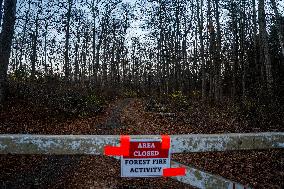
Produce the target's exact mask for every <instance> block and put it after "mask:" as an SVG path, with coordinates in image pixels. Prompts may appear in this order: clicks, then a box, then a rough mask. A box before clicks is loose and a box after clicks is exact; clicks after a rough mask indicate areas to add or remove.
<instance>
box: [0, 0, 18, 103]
mask: <svg viewBox="0 0 284 189" xmlns="http://www.w3.org/2000/svg"><path fill="white" fill-rule="evenodd" d="M16 4H17V0H5V2H4V17H3V27H2V31H1V33H0V103H3V101H4V98H5V95H6V90H7V70H8V65H9V58H10V52H11V45H12V39H13V34H14V25H15V21H16V16H15V15H16Z"/></svg>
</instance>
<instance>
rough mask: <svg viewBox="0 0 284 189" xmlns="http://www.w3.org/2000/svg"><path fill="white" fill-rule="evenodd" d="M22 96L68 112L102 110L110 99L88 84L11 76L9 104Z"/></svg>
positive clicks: (26, 99)
mask: <svg viewBox="0 0 284 189" xmlns="http://www.w3.org/2000/svg"><path fill="white" fill-rule="evenodd" d="M19 100H20V101H24V102H27V103H28V104H30V105H33V106H34V107H39V108H42V109H50V110H53V111H55V112H57V113H59V114H65V115H66V116H88V115H91V114H95V113H98V112H100V111H101V110H102V108H103V106H104V105H106V103H107V100H108V99H106V98H105V97H104V96H103V95H100V94H98V92H95V91H94V90H92V89H91V88H90V87H88V86H84V85H80V84H76V83H70V82H68V83H67V82H64V81H59V80H56V79H52V80H44V81H33V82H31V81H16V80H9V91H8V100H7V102H6V104H9V103H15V102H16V101H19Z"/></svg>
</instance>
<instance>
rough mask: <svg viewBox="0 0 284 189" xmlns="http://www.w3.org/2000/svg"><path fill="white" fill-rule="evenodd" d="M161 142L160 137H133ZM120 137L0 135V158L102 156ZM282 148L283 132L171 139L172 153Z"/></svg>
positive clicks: (283, 141) (198, 135) (206, 135)
mask: <svg viewBox="0 0 284 189" xmlns="http://www.w3.org/2000/svg"><path fill="white" fill-rule="evenodd" d="M130 137H131V138H132V139H136V138H155V139H156V138H160V136H159V135H132V136H130ZM119 139H120V136H119V135H26V134H11V135H9V134H2V135H0V154H8V153H11V154H92V155H100V154H103V150H104V146H106V145H113V146H115V145H119ZM270 148H284V133H283V132H268V133H228V134H189V135H171V152H172V153H183V152H208V151H228V150H248V149H270Z"/></svg>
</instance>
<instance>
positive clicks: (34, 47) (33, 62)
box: [31, 13, 39, 80]
mask: <svg viewBox="0 0 284 189" xmlns="http://www.w3.org/2000/svg"><path fill="white" fill-rule="evenodd" d="M38 14H39V13H37V16H36V20H35V22H36V23H35V31H34V32H33V34H32V54H31V66H32V69H31V79H32V80H34V79H35V72H36V68H35V66H36V61H37V54H36V50H37V40H38V39H37V38H38V27H39V26H38Z"/></svg>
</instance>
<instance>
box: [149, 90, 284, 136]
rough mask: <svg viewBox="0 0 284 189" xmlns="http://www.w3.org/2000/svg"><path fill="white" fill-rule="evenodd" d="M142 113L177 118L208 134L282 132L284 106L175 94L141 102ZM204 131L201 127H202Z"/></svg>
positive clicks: (253, 101)
mask: <svg viewBox="0 0 284 189" xmlns="http://www.w3.org/2000/svg"><path fill="white" fill-rule="evenodd" d="M144 107H145V110H146V111H150V112H160V113H176V114H175V115H181V116H179V118H177V120H176V121H182V122H183V123H184V125H187V124H189V125H190V126H192V127H196V128H203V127H206V131H207V132H208V133H211V132H226V131H227V132H229V131H230V132H259V131H283V129H284V128H283V125H284V107H283V105H281V103H280V102H279V101H277V100H274V101H271V102H270V103H264V102H262V103H260V102H257V101H256V100H255V99H246V100H244V101H242V102H238V103H236V102H235V101H233V100H232V99H230V98H227V97H223V99H222V101H220V102H213V101H211V100H206V101H202V100H201V98H200V95H198V93H197V92H196V93H194V94H193V93H192V94H190V96H185V95H183V94H182V93H181V92H179V91H177V92H174V93H171V94H169V95H160V96H159V97H158V96H156V97H153V96H152V97H151V98H147V99H146V100H145V104H144ZM203 129H205V128H203Z"/></svg>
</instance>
